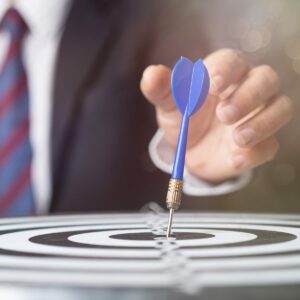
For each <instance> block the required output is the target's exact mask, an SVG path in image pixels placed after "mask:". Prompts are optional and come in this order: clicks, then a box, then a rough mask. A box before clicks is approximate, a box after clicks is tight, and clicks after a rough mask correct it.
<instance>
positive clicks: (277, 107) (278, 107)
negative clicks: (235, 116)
mask: <svg viewBox="0 0 300 300" xmlns="http://www.w3.org/2000/svg"><path fill="white" fill-rule="evenodd" d="M293 113H294V106H293V103H292V101H291V100H290V99H289V98H288V97H286V96H279V97H277V98H275V99H274V101H272V102H270V104H269V105H267V106H266V107H265V108H264V109H263V110H262V111H260V112H259V113H258V114H257V115H255V116H253V117H252V118H250V119H248V120H247V121H245V122H244V123H243V124H241V125H239V126H238V127H237V128H236V129H235V130H234V133H233V138H234V141H235V143H236V144H237V145H238V146H240V147H245V148H247V147H252V146H253V145H256V144H258V143H259V142H261V141H263V140H265V139H267V138H268V137H270V136H272V135H273V134H274V133H275V132H276V131H277V130H278V129H279V128H281V127H282V126H283V125H284V124H286V123H287V122H288V121H289V120H290V119H291V118H292V116H293Z"/></svg>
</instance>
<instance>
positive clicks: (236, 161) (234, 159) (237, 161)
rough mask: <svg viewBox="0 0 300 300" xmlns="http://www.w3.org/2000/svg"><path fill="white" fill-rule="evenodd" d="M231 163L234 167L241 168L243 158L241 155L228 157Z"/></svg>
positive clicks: (243, 161)
mask: <svg viewBox="0 0 300 300" xmlns="http://www.w3.org/2000/svg"><path fill="white" fill-rule="evenodd" d="M230 162H231V164H232V165H233V167H234V168H236V169H238V168H241V167H242V166H243V165H244V163H245V158H244V156H243V155H240V154H239V155H235V156H233V157H232V158H231V159H230Z"/></svg>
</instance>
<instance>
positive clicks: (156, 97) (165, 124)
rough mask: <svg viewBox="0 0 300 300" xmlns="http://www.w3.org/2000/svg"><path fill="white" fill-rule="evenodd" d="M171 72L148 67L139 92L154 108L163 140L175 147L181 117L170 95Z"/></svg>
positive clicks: (158, 67)
mask: <svg viewBox="0 0 300 300" xmlns="http://www.w3.org/2000/svg"><path fill="white" fill-rule="evenodd" d="M170 79H171V71H170V69H169V68H167V67H165V66H163V65H157V66H153V65H152V66H149V67H147V68H146V69H145V71H144V73H143V77H142V79H141V83H140V86H141V91H142V93H143V94H144V96H145V97H146V98H147V100H148V101H149V102H150V103H152V104H153V105H154V106H155V108H156V117H157V122H158V126H159V127H160V128H161V129H162V130H163V131H164V138H165V140H166V141H167V142H168V143H169V144H170V145H171V146H174V147H175V146H176V142H177V136H178V131H179V125H180V120H181V115H180V113H179V111H178V110H177V109H176V105H175V103H174V101H173V98H172V93H171V84H170Z"/></svg>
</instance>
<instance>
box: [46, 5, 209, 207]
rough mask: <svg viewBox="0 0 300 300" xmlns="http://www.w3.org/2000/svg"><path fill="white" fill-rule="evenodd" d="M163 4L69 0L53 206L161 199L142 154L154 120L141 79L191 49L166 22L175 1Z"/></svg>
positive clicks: (60, 62)
mask: <svg viewBox="0 0 300 300" xmlns="http://www.w3.org/2000/svg"><path fill="white" fill-rule="evenodd" d="M161 2H163V1H160V2H159V1H158V2H155V1H128V0H127V1H118V0H116V1H103V0H102V1H99V0H74V2H73V6H72V9H71V11H70V14H69V16H68V18H67V22H66V26H65V28H64V32H63V37H62V41H61V44H60V49H59V54H58V58H57V66H56V73H55V79H54V80H55V84H54V91H53V95H54V104H53V116H52V136H51V138H52V140H51V141H52V149H51V150H52V176H53V194H52V200H51V211H52V212H76V211H103V210H133V209H139V208H140V207H142V206H143V205H144V204H145V203H147V202H149V201H156V202H158V203H159V204H161V205H164V201H165V194H166V188H167V183H168V176H167V175H166V174H163V173H162V172H161V171H159V170H157V169H156V168H155V167H154V166H153V164H152V162H151V161H150V158H149V155H148V144H149V141H150V139H151V137H152V136H153V134H154V133H155V131H156V122H155V116H154V109H153V108H152V107H151V105H150V104H148V103H147V101H146V100H145V99H143V96H142V94H141V92H140V90H139V81H140V78H141V75H142V72H143V70H144V68H145V67H146V66H147V65H149V64H150V63H163V64H168V65H170V66H171V64H173V63H174V62H175V61H176V60H177V59H178V58H179V56H180V55H181V54H185V55H188V56H189V57H191V58H194V57H196V55H195V54H196V53H193V52H192V51H187V47H186V46H187V44H189V45H191V43H189V42H188V39H189V38H191V37H190V35H189V34H188V33H187V32H186V31H185V30H182V26H179V25H178V24H177V25H176V26H178V28H176V26H175V25H174V26H173V27H172V26H170V24H171V19H173V17H174V16H175V15H176V14H177V10H174V8H176V3H177V2H176V1H173V2H172V5H171V10H169V8H168V9H167V6H166V5H165V4H166V3H165V4H162V3H161ZM185 21H186V19H185V20H181V21H180V22H181V25H182V24H185ZM184 26H185V25H184ZM170 28H171V29H172V30H170ZM180 30H182V31H184V32H185V34H181V33H180ZM174 33H175V34H174ZM180 34H181V37H182V38H183V37H184V39H185V41H186V42H182V43H178V41H179V40H180V39H179V36H180ZM202 38H203V37H202ZM184 39H182V41H183V40H184ZM174 41H175V42H174ZM158 46H159V47H160V48H161V49H159V47H158ZM203 52H204V51H203ZM197 56H201V51H200V50H199V44H198V46H197Z"/></svg>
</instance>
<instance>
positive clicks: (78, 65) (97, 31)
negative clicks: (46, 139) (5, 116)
mask: <svg viewBox="0 0 300 300" xmlns="http://www.w3.org/2000/svg"><path fill="white" fill-rule="evenodd" d="M99 3H100V4H99ZM116 11H118V10H116V5H114V7H113V5H111V4H109V3H108V1H88V0H85V1H81V0H74V1H73V7H72V8H71V11H70V14H69V17H68V19H67V22H66V26H65V29H64V33H63V37H62V40H61V44H60V49H59V51H58V57H57V62H56V72H55V77H54V91H53V110H52V132H51V142H52V144H51V159H52V179H53V181H52V182H53V184H52V189H53V195H52V199H54V200H55V199H56V198H58V194H59V193H60V189H61V186H62V185H63V181H64V175H65V173H66V169H67V166H68V158H69V156H70V155H69V154H70V151H71V148H72V141H73V139H74V137H75V134H76V128H77V126H78V124H79V119H80V111H81V106H82V103H83V98H84V96H85V93H86V91H87V90H88V89H89V87H90V86H91V85H92V83H93V80H94V79H95V78H96V77H97V76H98V75H99V72H101V64H104V62H105V57H106V55H107V53H108V52H109V49H110V48H111V47H112V45H113V44H114V40H115V38H116V35H117V33H116V31H117V27H116V25H115V24H116V22H115V21H114V20H115V19H116ZM52 207H53V203H52Z"/></svg>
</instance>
